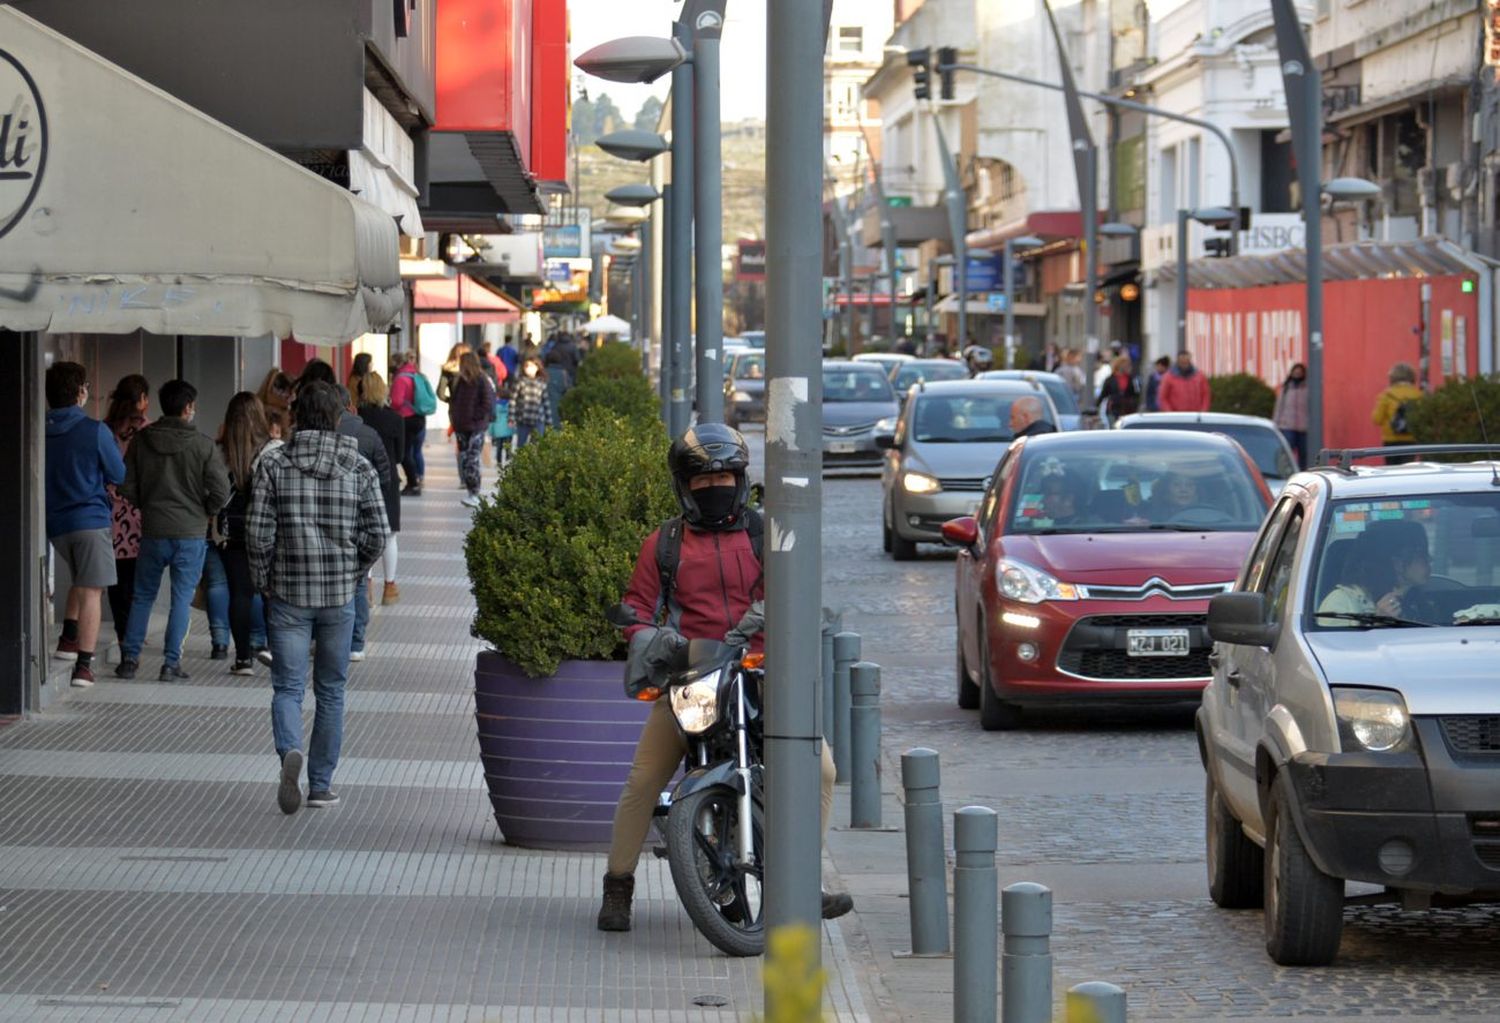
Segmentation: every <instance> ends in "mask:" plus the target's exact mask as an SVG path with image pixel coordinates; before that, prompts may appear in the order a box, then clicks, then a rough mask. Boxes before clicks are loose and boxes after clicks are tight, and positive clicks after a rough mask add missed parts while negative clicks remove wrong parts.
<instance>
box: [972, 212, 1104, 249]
mask: <svg viewBox="0 0 1500 1023" xmlns="http://www.w3.org/2000/svg"><path fill="white" fill-rule="evenodd" d="M1099 221H1100V223H1103V222H1104V216H1103V215H1102V214H1101V215H1100V216H1099ZM1027 234H1031V235H1036V236H1037V237H1038V238H1041V239H1043V240H1044V241H1045V240H1050V239H1054V238H1082V237H1083V214H1081V213H1079V212H1078V211H1077V210H1039V211H1037V212H1036V213H1030V214H1027V215H1026V216H1025V217H1023V218H1022V219H1020V220H1012V221H1011V222H1010V223H1008V224H1000V225H997V226H995V227H986V228H984V229H982V230H979V231H970V232H969V233H968V234H967V235H965V236H964V241H965V242H966V243H967V244H968V246H969V248H971V249H999V248H1001V247H1002V246H1003V245H1004V244H1005V241H1006V239H1007V238H1019V237H1021V236H1022V235H1027Z"/></svg>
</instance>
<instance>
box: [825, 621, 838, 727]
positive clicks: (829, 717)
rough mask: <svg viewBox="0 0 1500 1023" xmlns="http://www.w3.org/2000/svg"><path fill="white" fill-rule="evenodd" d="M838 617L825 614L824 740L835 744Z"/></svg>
mask: <svg viewBox="0 0 1500 1023" xmlns="http://www.w3.org/2000/svg"><path fill="white" fill-rule="evenodd" d="M837 631H838V619H837V618H834V617H831V616H829V615H826V614H825V615H824V616H823V741H824V742H826V743H828V745H829V746H830V747H831V746H833V736H834V725H833V634H834V633H835V632H837Z"/></svg>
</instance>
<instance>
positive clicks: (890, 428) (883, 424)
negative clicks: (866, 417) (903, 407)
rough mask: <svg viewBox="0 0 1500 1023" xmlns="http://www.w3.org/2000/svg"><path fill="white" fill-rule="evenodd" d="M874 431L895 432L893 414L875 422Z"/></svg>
mask: <svg viewBox="0 0 1500 1023" xmlns="http://www.w3.org/2000/svg"><path fill="white" fill-rule="evenodd" d="M875 432H876V433H895V432H896V417H895V416H886V417H885V418H884V419H882V420H880V421H879V422H878V423H876V424H875Z"/></svg>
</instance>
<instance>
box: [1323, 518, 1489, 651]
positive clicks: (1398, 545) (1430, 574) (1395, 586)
mask: <svg viewBox="0 0 1500 1023" xmlns="http://www.w3.org/2000/svg"><path fill="white" fill-rule="evenodd" d="M1317 556H1318V561H1317V566H1316V567H1315V569H1314V570H1313V572H1312V573H1311V578H1312V579H1313V591H1312V594H1311V596H1312V599H1311V601H1310V603H1311V605H1312V607H1313V608H1314V609H1315V611H1314V614H1313V616H1312V625H1311V627H1312V628H1316V629H1340V628H1342V629H1347V628H1409V627H1412V626H1422V625H1428V626H1431V625H1500V493H1497V492H1495V491H1492V490H1486V491H1484V492H1482V493H1471V494H1427V495H1421V496H1416V497H1401V498H1390V499H1384V500H1358V501H1337V502H1335V503H1334V504H1332V505H1331V506H1330V507H1329V510H1328V517H1327V519H1326V520H1325V523H1324V528H1323V532H1322V534H1321V536H1320V537H1319V542H1318V550H1317Z"/></svg>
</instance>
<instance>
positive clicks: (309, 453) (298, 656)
mask: <svg viewBox="0 0 1500 1023" xmlns="http://www.w3.org/2000/svg"><path fill="white" fill-rule="evenodd" d="M341 415H342V408H341V405H340V402H339V396H338V392H336V391H335V390H334V389H333V388H332V387H329V386H328V385H327V384H324V383H320V382H312V383H309V384H307V385H306V386H305V387H302V388H301V389H300V390H299V391H298V393H297V398H296V401H295V403H294V405H293V408H292V418H293V425H294V430H293V433H292V437H291V440H289V441H287V442H286V443H285V444H283V445H281V446H280V447H277V448H274V449H270V450H267V451H265V452H264V453H263V454H262V455H261V458H260V461H259V462H258V463H257V464H256V467H255V476H254V480H253V482H252V484H251V492H250V506H249V509H248V511H247V512H246V517H245V549H246V553H247V555H248V557H249V560H250V574H251V578H252V579H253V580H254V582H255V588H256V589H257V590H259V591H260V592H262V593H263V594H265V595H266V598H267V601H268V603H267V608H266V619H267V624H268V625H269V626H270V633H271V636H270V639H271V656H272V664H271V687H272V691H273V695H272V697H271V728H272V734H273V735H274V737H275V741H276V753H277V756H279V757H280V758H281V771H280V784H279V786H278V788H277V794H276V802H277V805H278V806H279V807H280V808H281V811H282V813H288V814H291V813H296V812H297V810H298V809H300V808H301V806H302V787H301V774H302V765H303V762H304V757H303V753H302V698H303V695H304V693H305V691H306V687H307V678H308V674H309V668H311V675H312V681H313V696H314V699H316V701H317V713H316V714H314V716H313V727H312V736H311V738H310V740H309V742H308V746H307V751H308V752H307V757H306V758H305V759H306V763H307V783H308V793H307V805H308V806H309V807H331V806H336V805H338V801H339V797H338V794H337V793H335V792H334V790H333V772H334V770H335V769H336V768H337V766H338V761H339V749H340V746H341V745H342V742H343V732H344V684H345V682H346V680H347V679H348V675H349V651H350V643H351V638H352V636H353V632H354V594H355V591H356V590H357V589H358V588H359V585H360V583H361V581H362V580H363V579H364V578H365V575H366V573H367V572H369V570H370V566H371V565H373V564H374V563H375V560H376V559H377V558H379V557H380V554H381V552H382V551H383V550H384V549H385V538H386V532H387V528H386V519H385V502H384V500H383V499H382V498H381V494H380V478H379V477H378V476H377V475H376V473H375V470H374V468H372V467H371V465H370V463H369V462H367V461H365V459H363V458H362V457H360V454H359V445H358V443H356V442H355V440H354V438H352V437H345V436H341V435H340V434H339V433H338V424H339V419H340V417H341ZM314 646H316V654H314V653H313V650H314ZM309 662H311V663H309Z"/></svg>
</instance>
